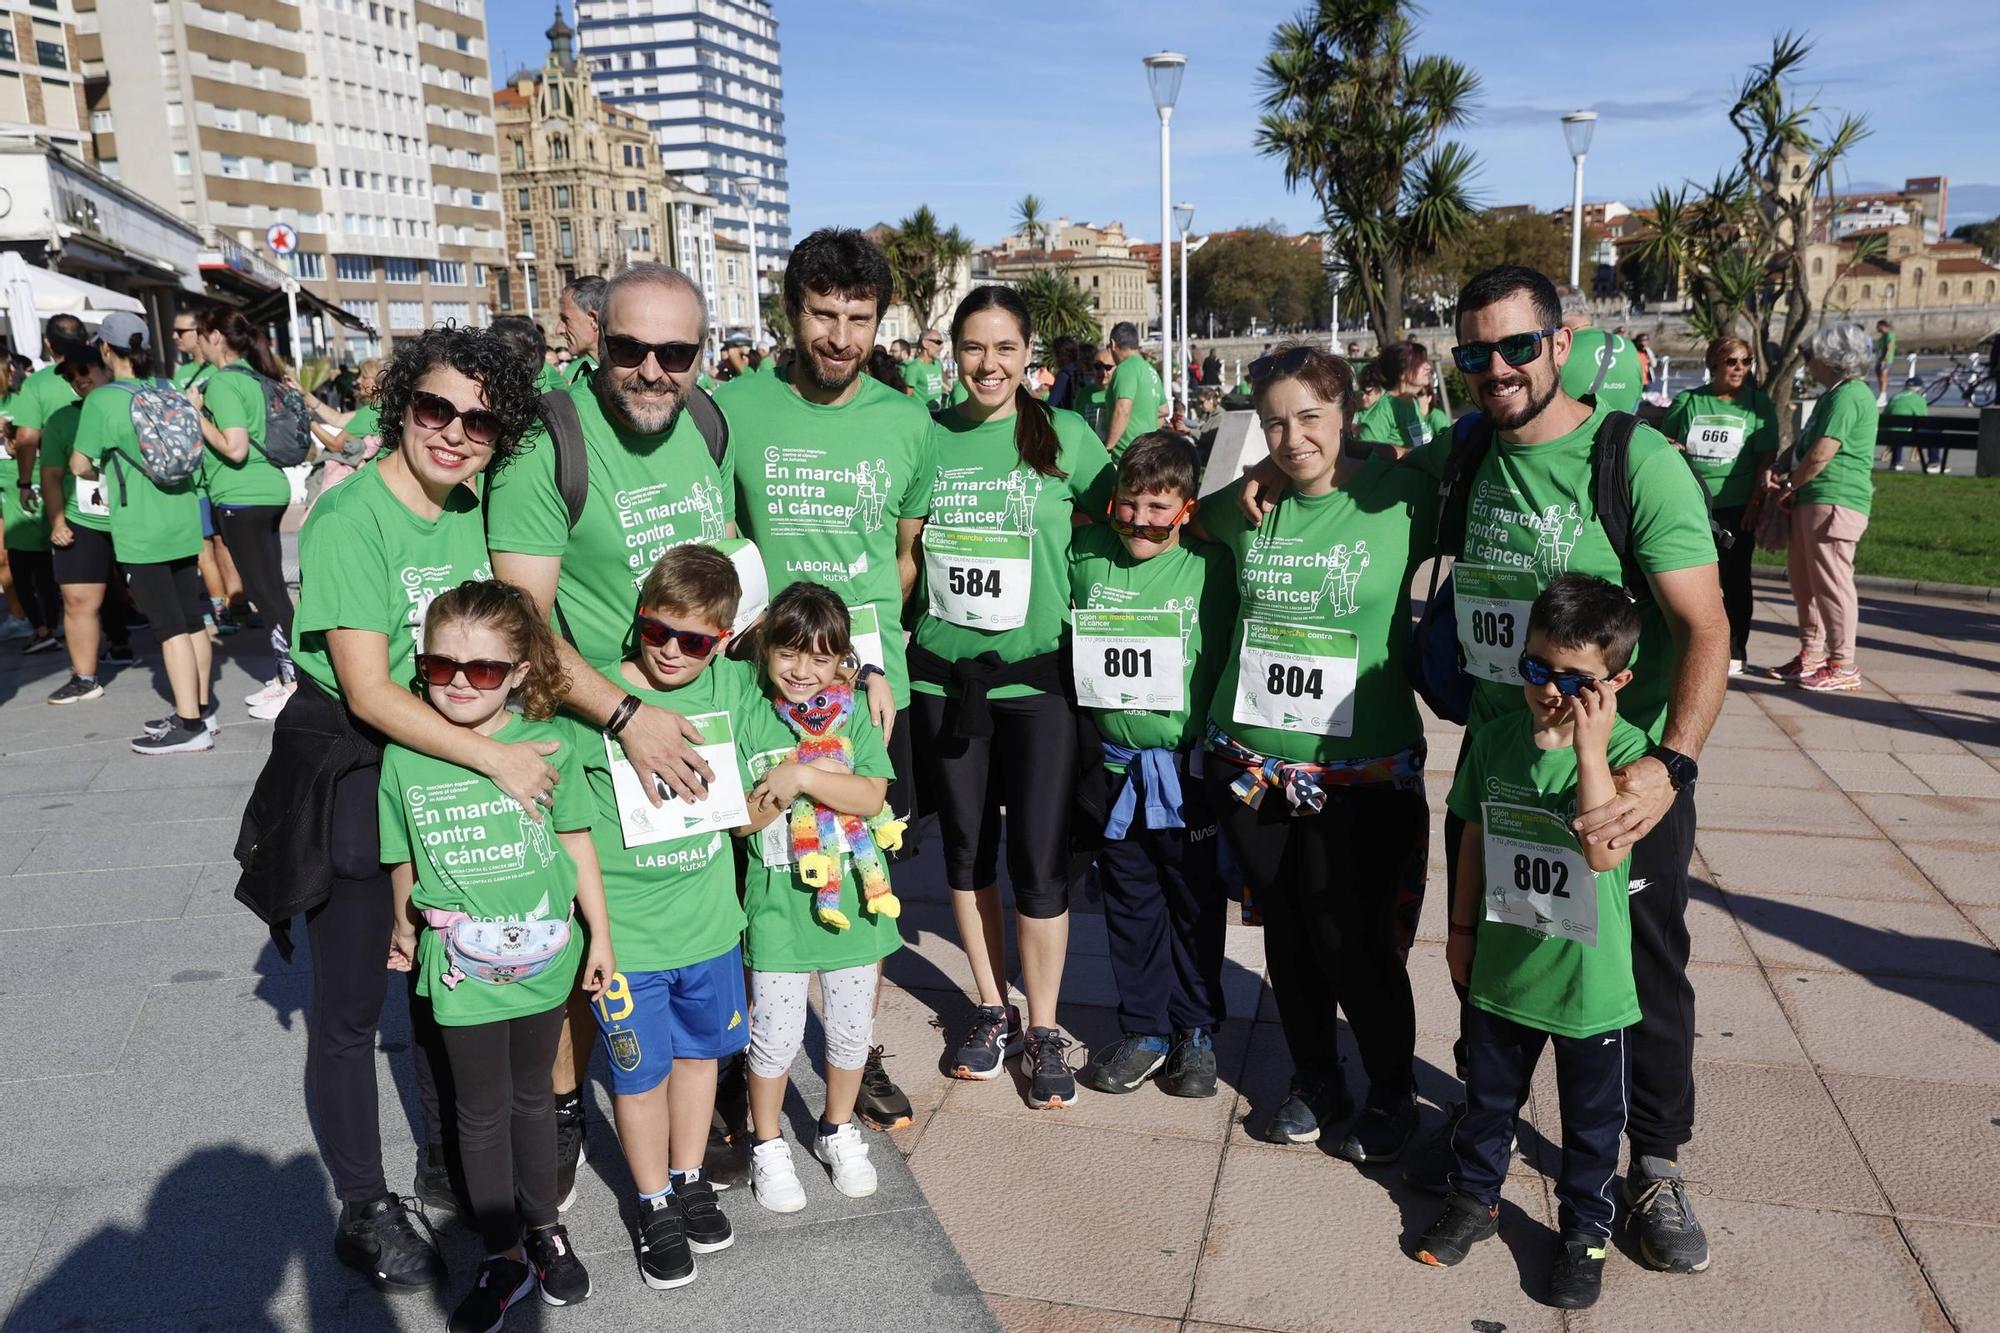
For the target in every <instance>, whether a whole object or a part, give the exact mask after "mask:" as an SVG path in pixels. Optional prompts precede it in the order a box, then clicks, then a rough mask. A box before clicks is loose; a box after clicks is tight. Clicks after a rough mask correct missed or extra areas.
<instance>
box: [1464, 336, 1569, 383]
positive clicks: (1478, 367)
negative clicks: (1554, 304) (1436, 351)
mask: <svg viewBox="0 0 2000 1333" xmlns="http://www.w3.org/2000/svg"><path fill="white" fill-rule="evenodd" d="M1556 332H1557V330H1555V329H1533V330H1530V331H1529V332H1527V333H1510V334H1508V335H1507V336H1506V337H1504V338H1496V339H1494V340H1493V341H1492V342H1490V343H1487V342H1481V343H1460V344H1459V345H1458V346H1456V347H1454V348H1452V349H1451V359H1452V362H1453V364H1455V365H1456V366H1457V367H1458V368H1459V369H1460V370H1462V371H1464V372H1465V373H1466V374H1468V375H1484V374H1485V373H1486V371H1487V369H1488V367H1490V366H1491V365H1492V364H1493V354H1494V353H1495V352H1498V353H1499V354H1500V359H1501V360H1502V361H1505V362H1506V363H1507V364H1508V365H1510V366H1525V365H1527V364H1528V363H1529V362H1530V361H1533V360H1534V359H1535V358H1536V357H1538V356H1540V355H1541V354H1542V339H1544V338H1550V337H1553V336H1555V334H1556Z"/></svg>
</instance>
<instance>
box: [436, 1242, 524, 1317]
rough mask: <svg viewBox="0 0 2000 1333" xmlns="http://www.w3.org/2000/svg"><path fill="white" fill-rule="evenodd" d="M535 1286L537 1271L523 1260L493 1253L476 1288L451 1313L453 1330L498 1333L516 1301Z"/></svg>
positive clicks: (482, 1270)
mask: <svg viewBox="0 0 2000 1333" xmlns="http://www.w3.org/2000/svg"><path fill="white" fill-rule="evenodd" d="M534 1289H535V1270H534V1269H532V1268H530V1267H528V1266H527V1265H526V1264H524V1263H522V1262H521V1261H520V1260H519V1259H509V1258H508V1257H507V1256H506V1255H504V1254H496V1255H493V1256H491V1257H489V1258H487V1259H485V1260H483V1261H481V1263H480V1265H479V1276H478V1277H477V1278H474V1279H473V1282H472V1290H471V1291H468V1292H466V1293H465V1299H464V1300H462V1301H460V1302H459V1303H458V1308H457V1309H456V1310H453V1311H452V1312H451V1323H450V1325H449V1327H450V1329H451V1333H498V1331H499V1328H500V1326H501V1325H502V1324H504V1323H506V1322H507V1311H508V1310H509V1309H510V1308H511V1307H512V1306H513V1304H514V1302H516V1301H518V1300H520V1299H521V1298H522V1297H523V1296H526V1295H527V1294H528V1293H529V1292H531V1291H533V1290H534Z"/></svg>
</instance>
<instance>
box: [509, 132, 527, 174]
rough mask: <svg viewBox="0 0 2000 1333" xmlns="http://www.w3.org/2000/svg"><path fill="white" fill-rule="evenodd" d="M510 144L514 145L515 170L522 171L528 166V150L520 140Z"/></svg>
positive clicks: (512, 141)
mask: <svg viewBox="0 0 2000 1333" xmlns="http://www.w3.org/2000/svg"><path fill="white" fill-rule="evenodd" d="M510 142H511V143H512V144H513V145H514V170H516V171H520V170H522V169H523V168H525V167H526V166H527V165H528V150H527V148H526V147H525V146H524V145H523V144H522V143H521V141H520V140H519V139H514V140H510Z"/></svg>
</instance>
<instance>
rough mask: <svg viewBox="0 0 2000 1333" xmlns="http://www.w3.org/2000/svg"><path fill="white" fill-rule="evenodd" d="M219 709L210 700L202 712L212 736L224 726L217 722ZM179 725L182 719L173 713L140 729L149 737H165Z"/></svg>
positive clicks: (155, 719)
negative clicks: (216, 717)
mask: <svg viewBox="0 0 2000 1333" xmlns="http://www.w3.org/2000/svg"><path fill="white" fill-rule="evenodd" d="M219 708H220V705H218V704H217V703H216V702H215V700H213V699H210V700H209V701H208V706H207V707H206V708H204V709H202V710H201V720H202V721H203V722H204V723H206V724H207V725H208V731H209V734H210V735H211V736H212V735H214V734H215V732H216V729H217V728H218V727H220V726H221V725H222V724H221V723H219V722H217V721H216V720H215V715H216V713H217V711H218V710H219ZM179 723H180V718H179V717H177V716H176V715H174V714H173V713H169V714H167V715H166V716H165V717H156V718H154V719H153V720H152V721H151V722H148V723H147V724H146V725H145V726H144V727H142V728H140V730H142V731H144V732H145V733H146V734H147V735H148V736H164V735H166V734H167V733H168V732H170V731H172V730H173V729H174V728H175V727H176V726H177V725H179Z"/></svg>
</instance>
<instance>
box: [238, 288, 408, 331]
mask: <svg viewBox="0 0 2000 1333" xmlns="http://www.w3.org/2000/svg"><path fill="white" fill-rule="evenodd" d="M243 313H244V315H245V316H246V317H248V319H249V320H250V322H251V323H252V324H260V325H261V324H283V323H284V322H285V320H286V318H287V317H288V316H289V314H290V311H289V309H288V308H287V307H286V305H285V294H284V293H283V292H271V293H270V294H268V295H266V296H261V297H258V298H257V299H255V300H253V301H250V302H249V303H248V304H246V305H245V306H244V307H243ZM299 314H300V316H301V317H304V316H307V315H313V314H319V315H323V316H325V317H326V318H327V319H330V320H332V321H334V322H335V323H336V324H344V325H346V326H347V327H348V328H350V329H353V330H354V331H355V332H356V333H365V334H367V335H368V336H369V337H371V338H373V337H376V336H377V334H376V331H375V330H374V328H372V327H370V325H369V324H368V321H366V320H364V319H357V318H355V317H354V316H353V315H351V314H349V313H348V312H347V310H346V309H345V308H344V307H342V306H337V305H335V304H334V303H333V302H331V301H329V300H326V299H325V298H324V297H319V296H315V295H313V293H312V290H311V289H310V288H308V287H305V286H301V287H300V288H299Z"/></svg>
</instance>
